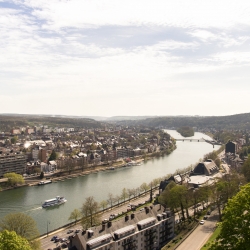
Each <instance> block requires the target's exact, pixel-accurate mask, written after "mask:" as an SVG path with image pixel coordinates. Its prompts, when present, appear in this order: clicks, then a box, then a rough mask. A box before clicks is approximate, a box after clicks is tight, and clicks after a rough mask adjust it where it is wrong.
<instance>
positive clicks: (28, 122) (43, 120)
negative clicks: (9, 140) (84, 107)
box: [0, 115, 102, 132]
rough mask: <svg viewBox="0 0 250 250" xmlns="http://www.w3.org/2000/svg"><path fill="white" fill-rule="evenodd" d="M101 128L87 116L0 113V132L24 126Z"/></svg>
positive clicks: (98, 123)
mask: <svg viewBox="0 0 250 250" xmlns="http://www.w3.org/2000/svg"><path fill="white" fill-rule="evenodd" d="M43 125H47V126H51V127H66V128H69V127H74V128H77V127H80V128H101V127H102V124H101V123H100V122H98V121H95V120H93V119H89V118H72V117H59V116H58V117H57V116H55V117H52V116H42V115H41V116H39V115H0V132H1V131H10V130H11V129H12V128H18V127H26V126H30V127H33V126H43Z"/></svg>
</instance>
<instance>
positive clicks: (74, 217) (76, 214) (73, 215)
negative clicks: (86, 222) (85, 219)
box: [68, 208, 82, 224]
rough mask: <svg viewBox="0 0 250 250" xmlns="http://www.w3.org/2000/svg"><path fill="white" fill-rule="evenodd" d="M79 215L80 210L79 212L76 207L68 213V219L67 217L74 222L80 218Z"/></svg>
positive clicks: (80, 215)
mask: <svg viewBox="0 0 250 250" xmlns="http://www.w3.org/2000/svg"><path fill="white" fill-rule="evenodd" d="M81 217H82V214H81V212H80V211H79V210H78V209H76V208H75V209H74V210H73V211H72V212H71V213H70V216H69V219H68V220H74V221H75V224H76V222H77V220H78V219H79V218H81Z"/></svg>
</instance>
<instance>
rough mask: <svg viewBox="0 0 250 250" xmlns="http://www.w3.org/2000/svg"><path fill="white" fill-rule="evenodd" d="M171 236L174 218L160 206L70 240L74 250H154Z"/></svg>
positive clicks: (126, 216)
mask: <svg viewBox="0 0 250 250" xmlns="http://www.w3.org/2000/svg"><path fill="white" fill-rule="evenodd" d="M173 237H174V216H171V213H170V212H169V211H167V212H166V211H165V212H164V210H163V208H162V207H161V206H160V205H156V206H150V207H145V209H144V211H140V212H137V213H135V212H134V213H131V214H130V215H125V217H124V218H122V219H120V220H118V221H114V222H113V221H108V222H106V223H103V224H102V225H101V226H99V227H98V226H97V227H94V228H90V229H88V230H83V231H82V233H81V234H76V235H75V236H74V237H72V238H71V239H70V247H72V248H73V247H74V249H77V250H92V249H95V250H97V249H98V250H151V249H152V250H153V249H154V250H157V249H161V248H162V247H163V246H164V245H165V244H166V243H167V242H168V241H170V240H171V239H172V238H173Z"/></svg>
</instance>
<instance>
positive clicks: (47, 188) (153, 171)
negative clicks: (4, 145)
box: [0, 130, 219, 234]
mask: <svg viewBox="0 0 250 250" xmlns="http://www.w3.org/2000/svg"><path fill="white" fill-rule="evenodd" d="M167 132H168V133H169V134H170V135H171V136H172V137H174V138H176V139H179V138H182V136H181V135H180V134H179V133H178V132H176V131H175V130H167ZM202 137H203V138H207V139H210V138H209V137H208V136H206V135H204V134H202V133H198V132H197V133H195V135H194V136H193V137H192V138H197V139H200V138H202ZM218 148H219V146H215V147H214V148H213V146H212V145H211V144H208V143H206V142H189V141H185V142H181V141H180V142H177V149H176V150H175V151H174V152H172V153H171V154H170V155H168V156H165V157H161V158H159V159H153V160H150V161H147V162H146V163H143V164H142V165H140V166H133V167H126V168H119V169H116V170H113V171H112V170H109V171H103V172H99V173H97V174H90V175H86V176H80V177H77V178H73V179H71V180H65V181H61V182H57V183H52V184H49V185H44V186H34V187H24V188H19V189H14V190H9V191H4V192H0V218H2V217H3V216H5V215H6V214H8V213H13V212H25V213H26V214H28V215H30V216H31V217H33V218H34V219H35V221H36V222H37V226H38V229H39V231H40V233H41V234H43V233H45V232H46V231H47V222H48V221H49V231H51V230H53V229H56V228H58V227H60V226H63V225H65V224H67V223H69V221H68V217H69V215H70V213H71V212H72V211H73V210H74V209H75V208H80V207H81V205H82V203H83V202H84V201H85V198H86V197H89V196H94V198H95V200H96V201H98V202H100V201H102V200H106V199H107V198H108V194H109V193H112V194H113V195H114V196H115V195H120V194H121V191H122V189H123V188H137V187H139V186H140V185H141V184H142V183H143V182H146V183H149V182H150V181H152V180H153V179H155V178H159V177H163V176H165V175H167V174H169V173H174V172H175V171H176V170H177V169H182V168H185V167H188V166H189V165H190V164H195V163H196V162H197V161H199V159H200V158H202V157H203V156H204V154H206V153H208V152H211V151H213V150H216V149H218ZM58 195H61V196H64V197H65V198H66V199H67V202H66V203H65V204H63V205H61V206H59V207H55V208H47V209H42V208H41V204H42V202H43V201H44V200H46V199H50V198H54V197H56V196H58Z"/></svg>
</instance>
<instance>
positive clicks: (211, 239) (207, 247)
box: [201, 227, 221, 250]
mask: <svg viewBox="0 0 250 250" xmlns="http://www.w3.org/2000/svg"><path fill="white" fill-rule="evenodd" d="M220 230H221V229H220V227H217V228H216V229H215V231H214V233H213V234H212V235H211V237H210V238H209V239H208V241H207V242H206V244H205V245H204V246H203V247H202V248H201V250H208V249H209V246H210V243H213V242H214V240H215V239H216V237H217V236H218V235H219V233H220Z"/></svg>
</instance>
